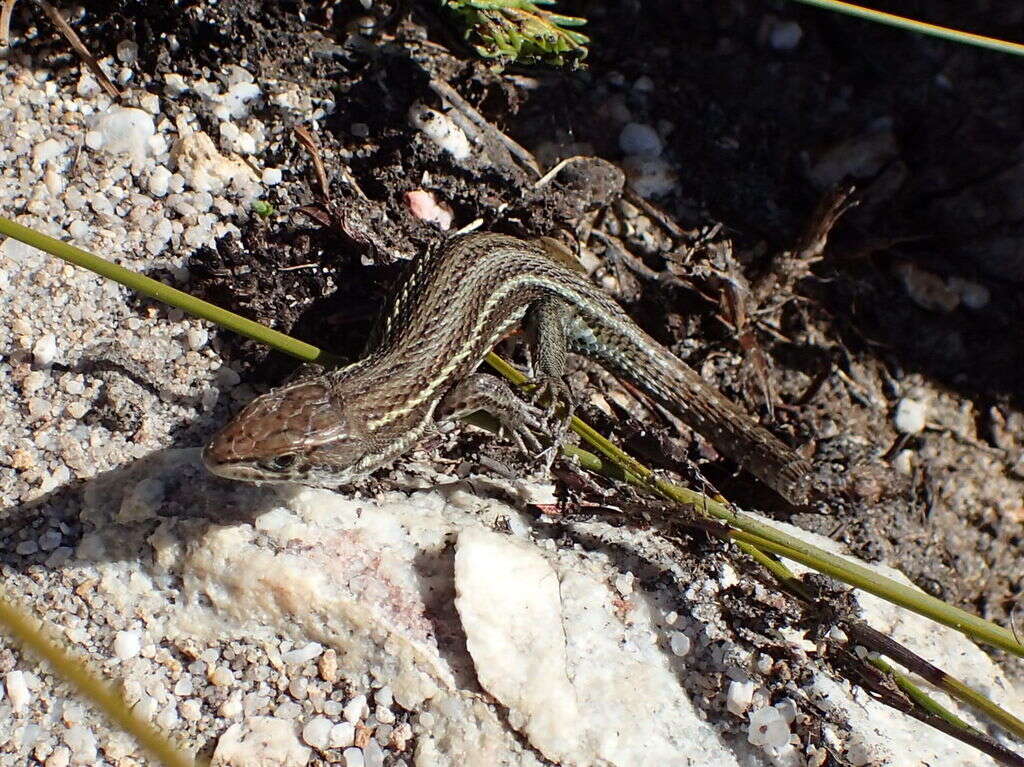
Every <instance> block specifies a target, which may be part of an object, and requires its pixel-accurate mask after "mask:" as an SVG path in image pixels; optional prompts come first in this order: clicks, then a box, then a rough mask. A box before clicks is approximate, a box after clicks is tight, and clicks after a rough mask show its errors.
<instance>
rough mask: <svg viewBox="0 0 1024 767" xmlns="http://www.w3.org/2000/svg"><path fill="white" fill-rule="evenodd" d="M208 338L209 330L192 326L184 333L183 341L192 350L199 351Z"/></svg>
mask: <svg viewBox="0 0 1024 767" xmlns="http://www.w3.org/2000/svg"><path fill="white" fill-rule="evenodd" d="M209 340H210V332H209V331H208V330H207V329H206V328H192V329H191V330H189V331H188V333H186V334H185V341H186V343H188V348H189V349H191V350H192V351H199V350H200V349H202V348H203V347H204V346H206V342H207V341H209Z"/></svg>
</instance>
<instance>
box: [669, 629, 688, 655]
mask: <svg viewBox="0 0 1024 767" xmlns="http://www.w3.org/2000/svg"><path fill="white" fill-rule="evenodd" d="M668 643H669V647H671V648H672V654H673V655H678V656H679V657H682V656H684V655H686V654H687V653H688V652H690V637H688V636H686V634H684V633H683V632H682V631H672V632H670V633H669V640H668Z"/></svg>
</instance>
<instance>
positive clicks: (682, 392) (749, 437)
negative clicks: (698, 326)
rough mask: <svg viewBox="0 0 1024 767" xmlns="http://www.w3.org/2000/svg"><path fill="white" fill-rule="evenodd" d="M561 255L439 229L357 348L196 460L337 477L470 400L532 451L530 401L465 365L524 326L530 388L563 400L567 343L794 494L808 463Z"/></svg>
mask: <svg viewBox="0 0 1024 767" xmlns="http://www.w3.org/2000/svg"><path fill="white" fill-rule="evenodd" d="M567 258H568V259H571V256H569V255H568V254H567V253H565V254H564V255H559V254H558V253H557V251H556V249H554V248H553V247H552V245H551V243H550V241H547V238H540V239H539V240H523V239H519V238H516V237H512V236H508V235H502V234H493V233H486V232H485V233H473V234H467V235H459V236H456V237H453V238H450V239H449V240H447V241H446V242H445V243H444V244H443V245H442V246H441V247H440V248H438V249H436V250H434V251H433V252H431V253H428V254H426V255H425V256H423V257H422V258H420V259H418V260H416V261H415V262H413V264H412V267H411V268H410V269H409V270H408V271H407V272H406V274H405V276H404V277H403V278H401V279H400V280H399V281H398V283H397V285H396V287H395V289H394V290H393V292H392V293H391V295H390V297H389V299H388V301H387V302H386V306H385V311H384V312H383V313H382V315H381V318H380V319H379V321H378V324H377V326H376V327H375V330H374V331H373V333H372V334H371V338H370V341H369V343H368V346H367V351H366V353H365V355H364V356H363V357H362V358H361V359H359V360H358V361H357V362H354V363H352V364H350V365H348V366H344V367H339V368H336V369H334V370H329V371H325V372H321V373H319V374H317V375H313V376H310V377H304V378H300V379H299V380H296V381H294V382H292V383H288V384H285V385H283V386H281V387H280V388H277V389H273V390H271V391H269V392H268V393H266V394H263V395H261V396H259V397H257V398H256V399H254V400H253V401H252V402H250V403H249V404H248V405H246V406H245V407H244V408H243V409H242V410H241V411H240V412H239V413H238V414H237V415H236V416H235V417H234V418H233V419H232V420H231V421H229V422H228V423H227V425H226V426H224V427H223V428H222V429H221V430H220V431H219V432H218V433H217V434H215V435H214V437H213V438H212V439H211V441H210V442H209V443H208V444H207V445H206V447H205V448H204V450H203V462H204V464H205V465H206V467H207V468H208V469H209V470H210V471H211V472H212V473H214V474H216V475H219V476H222V477H227V478H230V479H237V480H245V481H253V482H295V483H301V484H306V485H313V486H319V487H329V488H338V487H342V486H345V485H349V484H351V483H353V482H355V481H357V480H359V479H362V478H364V477H366V476H368V475H369V474H371V473H372V472H374V471H375V470H377V469H379V468H382V467H384V466H387V465H389V464H391V463H392V462H393V461H394V460H395V459H397V458H398V457H400V456H401V455H403V454H404V453H406V452H408V451H409V450H411V449H412V448H413V447H414V446H415V445H416V444H417V443H418V442H419V441H420V440H421V439H422V438H423V437H424V436H425V435H426V434H427V433H428V432H429V431H430V430H431V428H432V427H433V425H434V424H435V422H436V421H437V420H441V419H449V418H457V417H461V416H464V415H467V414H469V413H471V412H475V411H478V410H484V411H488V412H490V413H491V414H492V415H494V416H496V417H497V418H498V420H499V422H500V423H501V424H502V426H503V427H505V428H507V429H508V430H509V431H510V432H511V433H512V435H513V437H514V438H515V440H516V442H517V443H518V444H519V446H520V447H521V448H523V449H527V446H529V449H536V448H537V447H539V443H538V442H537V440H536V437H535V436H534V435H533V432H532V431H531V429H537V428H538V427H542V426H543V423H544V418H543V414H542V413H541V411H540V410H539V408H537V407H535V406H534V405H533V404H531V403H528V402H525V401H524V400H523V399H521V398H519V397H517V396H516V395H515V394H514V393H513V391H512V389H511V388H510V387H509V386H508V384H506V383H505V382H504V381H503V380H501V379H499V378H497V377H495V376H492V375H489V374H486V373H481V372H477V370H476V369H477V367H478V366H479V364H480V362H481V361H482V360H483V358H484V357H485V356H486V354H487V353H488V352H489V351H491V349H492V348H493V347H494V346H495V345H496V344H497V343H498V342H499V341H500V340H501V339H502V338H504V337H505V336H506V335H507V334H508V333H509V332H510V331H512V330H513V329H515V328H516V327H519V326H525V328H526V330H527V332H528V337H529V339H530V349H531V352H532V355H531V356H532V360H533V366H534V374H535V375H534V380H535V382H536V383H538V384H539V387H538V388H539V389H540V390H542V391H546V392H547V393H548V394H550V395H551V396H552V397H553V398H556V399H558V398H561V399H562V400H563V401H565V402H566V403H567V404H568V405H569V406H570V407H571V392H570V391H569V388H568V384H567V383H566V382H565V378H564V375H565V369H566V361H567V357H568V354H569V352H574V353H578V354H582V355H584V356H586V357H588V358H590V359H592V360H594V361H595V362H597V363H598V364H599V365H601V366H602V367H604V368H605V369H607V370H608V371H609V372H611V373H612V374H613V375H615V376H616V377H617V378H619V379H620V380H623V381H626V382H628V383H629V384H631V385H632V386H634V387H635V388H636V389H638V390H640V391H641V392H643V393H644V394H645V395H646V396H648V397H650V398H651V399H653V400H654V401H655V402H657V403H659V404H660V405H661V406H663V407H664V408H665V409H667V410H668V411H669V412H671V413H673V414H674V415H675V416H676V417H678V418H679V419H680V420H682V421H683V422H684V423H686V424H687V425H688V426H690V427H691V428H693V429H694V430H695V431H697V432H698V433H700V434H701V435H703V436H704V437H705V438H706V439H708V440H709V441H710V442H711V443H712V444H713V445H714V446H715V448H716V449H717V450H718V451H720V452H722V453H724V454H725V455H727V456H729V457H730V458H732V459H733V460H735V461H736V463H738V464H739V465H740V466H741V467H743V468H744V469H746V470H747V471H749V472H750V473H751V474H753V475H754V476H756V477H757V478H758V479H760V480H761V481H762V482H764V483H765V484H767V485H768V486H770V487H771V488H773V489H774V490H775V491H776V492H777V493H779V494H780V495H781V496H782V497H783V498H785V499H786V500H787V501H789V502H790V503H793V504H797V505H799V504H803V503H805V502H806V501H807V500H808V493H809V489H808V484H809V474H810V468H811V467H810V463H809V461H807V460H806V459H804V458H803V457H801V456H800V455H799V454H797V453H796V451H794V450H793V449H792V448H790V447H789V446H787V445H786V444H784V443H783V442H782V441H781V440H780V439H778V438H777V437H775V436H774V435H772V434H771V433H769V432H768V431H767V430H766V429H764V428H763V427H761V426H760V425H758V424H757V423H756V422H755V421H754V419H753V418H752V417H751V416H749V415H748V414H747V413H745V412H744V411H743V410H741V409H740V408H739V407H738V406H737V405H735V404H734V403H733V402H732V401H731V400H729V399H728V398H727V397H725V396H724V395H722V394H721V393H720V392H718V391H717V390H716V389H714V388H713V387H711V386H709V385H708V384H707V383H706V382H705V381H704V380H703V379H702V378H701V376H700V375H699V374H698V373H697V372H696V371H694V370H693V369H692V368H691V367H689V366H688V365H687V364H686V363H684V362H683V361H682V360H680V359H679V358H678V357H676V356H675V355H673V354H672V353H671V352H669V351H668V350H667V349H665V348H664V347H663V346H662V345H661V344H660V343H658V342H657V341H656V340H655V339H654V338H652V337H651V336H650V335H648V334H647V333H646V332H645V331H644V330H642V329H641V328H640V327H639V326H638V325H637V324H636V323H635V322H634V321H633V320H632V319H631V318H630V317H629V315H627V314H626V312H625V311H624V310H623V309H622V308H621V307H620V306H619V305H618V304H617V303H616V302H615V301H614V300H613V299H612V298H611V296H609V295H608V294H607V293H605V292H604V291H603V290H602V289H601V288H600V287H598V286H596V285H594V284H592V283H591V282H590V281H589V280H587V279H586V277H585V276H584V275H582V274H581V273H580V271H578V270H577V269H574V268H572V267H571V266H570V265H569V264H567V263H566V262H565V259H567ZM556 431H557V430H556ZM559 439H560V437H558V436H556V442H557V441H558V440H559Z"/></svg>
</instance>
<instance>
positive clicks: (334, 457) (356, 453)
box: [203, 381, 376, 487]
mask: <svg viewBox="0 0 1024 767" xmlns="http://www.w3.org/2000/svg"><path fill="white" fill-rule="evenodd" d="M340 400H341V398H340V397H339V396H338V394H337V389H335V388H334V387H332V386H329V385H327V384H325V383H324V382H323V381H298V382H296V383H293V384H290V385H287V386H283V387H281V388H280V389H275V390H274V391H271V392H268V393H267V394H264V395H262V396H260V397H257V398H256V399H254V400H253V401H252V402H250V403H249V404H248V405H246V406H245V407H244V408H243V409H242V410H241V412H239V413H238V415H236V416H235V417H234V418H233V419H232V420H231V421H230V422H229V423H228V424H227V425H226V426H225V427H224V428H223V429H221V430H220V431H219V432H218V433H217V434H216V435H215V436H214V437H213V439H212V440H211V441H210V442H209V444H208V445H207V446H206V447H205V448H204V449H203V463H204V464H205V465H206V468H207V469H209V470H210V471H211V472H212V473H213V474H216V475H218V476H221V477H226V478H228V479H238V480H245V481H250V482H297V483H300V484H306V485H314V486H318V487H338V486H340V485H344V484H348V483H350V482H352V481H353V480H355V479H359V478H360V477H362V476H365V475H366V474H367V473H369V472H370V471H372V470H373V469H374V468H376V466H366V465H364V464H366V463H367V456H368V455H370V454H372V453H373V451H372V450H371V449H370V443H371V442H372V439H370V438H369V435H368V434H366V433H364V431H365V430H364V429H363V428H361V426H360V424H361V422H362V420H361V419H349V418H346V416H345V407H344V405H343V402H342V401H340Z"/></svg>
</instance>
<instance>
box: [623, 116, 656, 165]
mask: <svg viewBox="0 0 1024 767" xmlns="http://www.w3.org/2000/svg"><path fill="white" fill-rule="evenodd" d="M619 149H621V150H622V152H623V154H627V155H635V156H637V157H658V156H659V155H660V154H661V150H662V143H661V136H659V135H658V131H656V130H655V129H654V128H652V127H651V126H650V125H645V124H644V123H627V124H626V125H625V126H624V127H623V129H622V132H621V133H620V134H619Z"/></svg>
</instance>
